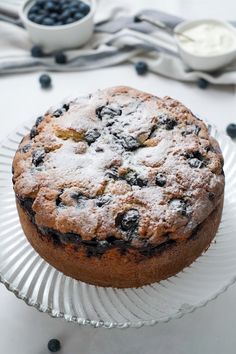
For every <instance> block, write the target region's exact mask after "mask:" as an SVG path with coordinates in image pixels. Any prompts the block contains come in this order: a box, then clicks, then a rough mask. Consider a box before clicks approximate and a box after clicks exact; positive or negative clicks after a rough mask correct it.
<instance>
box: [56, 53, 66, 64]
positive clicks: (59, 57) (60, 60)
mask: <svg viewBox="0 0 236 354" xmlns="http://www.w3.org/2000/svg"><path fill="white" fill-rule="evenodd" d="M55 62H56V63H57V64H66V63H67V56H66V54H65V53H63V52H58V53H56V55H55Z"/></svg>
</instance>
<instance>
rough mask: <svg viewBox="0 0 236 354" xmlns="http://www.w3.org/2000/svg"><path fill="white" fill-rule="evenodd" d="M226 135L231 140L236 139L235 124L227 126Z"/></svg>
mask: <svg viewBox="0 0 236 354" xmlns="http://www.w3.org/2000/svg"><path fill="white" fill-rule="evenodd" d="M226 133H227V134H228V135H229V136H230V137H231V138H236V124H234V123H231V124H229V125H228V126H227V128H226Z"/></svg>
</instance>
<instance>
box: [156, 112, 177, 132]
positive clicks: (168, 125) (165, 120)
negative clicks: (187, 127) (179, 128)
mask: <svg viewBox="0 0 236 354" xmlns="http://www.w3.org/2000/svg"><path fill="white" fill-rule="evenodd" d="M158 122H159V124H161V125H164V126H165V129H166V130H172V129H174V127H175V126H176V125H177V122H176V120H175V119H173V118H171V117H169V116H168V115H167V114H165V113H163V114H161V115H160V116H159V117H158Z"/></svg>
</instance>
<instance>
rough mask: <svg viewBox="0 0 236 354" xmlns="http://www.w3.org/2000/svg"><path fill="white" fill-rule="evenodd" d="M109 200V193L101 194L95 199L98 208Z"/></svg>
mask: <svg viewBox="0 0 236 354" xmlns="http://www.w3.org/2000/svg"><path fill="white" fill-rule="evenodd" d="M110 201H111V196H110V195H103V196H100V197H98V198H97V200H96V205H97V206H98V207H99V208H100V207H102V206H103V205H105V204H109V203H110Z"/></svg>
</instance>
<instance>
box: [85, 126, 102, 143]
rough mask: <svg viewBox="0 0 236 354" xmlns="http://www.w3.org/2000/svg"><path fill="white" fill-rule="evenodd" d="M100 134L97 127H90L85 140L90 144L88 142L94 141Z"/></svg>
mask: <svg viewBox="0 0 236 354" xmlns="http://www.w3.org/2000/svg"><path fill="white" fill-rule="evenodd" d="M100 135H101V134H100V133H99V131H98V130H97V129H91V130H88V131H87V132H86V134H85V140H86V141H87V143H88V144H89V145H90V144H92V143H94V142H95V141H96V140H97V139H98V138H99V136H100Z"/></svg>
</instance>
